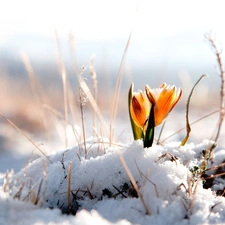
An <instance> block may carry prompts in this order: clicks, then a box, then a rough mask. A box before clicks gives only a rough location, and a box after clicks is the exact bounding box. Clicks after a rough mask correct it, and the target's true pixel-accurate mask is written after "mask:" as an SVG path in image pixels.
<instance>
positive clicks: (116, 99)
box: [109, 5, 138, 141]
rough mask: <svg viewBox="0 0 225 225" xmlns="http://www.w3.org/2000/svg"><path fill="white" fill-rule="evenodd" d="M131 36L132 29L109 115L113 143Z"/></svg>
mask: <svg viewBox="0 0 225 225" xmlns="http://www.w3.org/2000/svg"><path fill="white" fill-rule="evenodd" d="M137 11H138V5H137V8H136V14H135V15H137ZM131 36H132V29H131V31H130V35H129V37H128V40H127V44H126V47H125V50H124V52H123V56H122V60H121V63H120V67H119V71H118V75H117V78H116V87H115V90H114V94H113V101H112V108H111V113H110V138H109V140H110V141H113V136H114V124H115V120H116V115H117V110H118V103H119V97H120V90H121V85H122V78H123V74H124V66H125V61H126V57H127V53H128V48H129V45H130V41H131Z"/></svg>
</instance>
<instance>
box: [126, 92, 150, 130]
mask: <svg viewBox="0 0 225 225" xmlns="http://www.w3.org/2000/svg"><path fill="white" fill-rule="evenodd" d="M150 107H151V105H150V102H149V101H148V99H147V96H146V95H145V94H143V93H142V92H137V93H134V94H133V97H132V99H131V104H130V112H131V117H132V119H133V121H134V122H135V123H136V124H137V126H139V127H142V128H143V127H144V125H145V123H146V120H147V118H148V116H149V112H150Z"/></svg>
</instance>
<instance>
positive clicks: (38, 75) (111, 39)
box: [0, 0, 225, 172]
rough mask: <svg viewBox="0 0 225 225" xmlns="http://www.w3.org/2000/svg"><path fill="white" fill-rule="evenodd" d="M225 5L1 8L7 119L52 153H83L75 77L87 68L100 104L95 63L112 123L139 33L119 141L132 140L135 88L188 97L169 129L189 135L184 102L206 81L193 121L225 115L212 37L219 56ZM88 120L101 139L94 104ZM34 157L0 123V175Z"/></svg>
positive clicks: (4, 4) (99, 1) (130, 2)
mask: <svg viewBox="0 0 225 225" xmlns="http://www.w3.org/2000/svg"><path fill="white" fill-rule="evenodd" d="M223 5H224V2H223V1H222V0H221V1H219V0H217V1H207V0H199V1H194V0H190V1H179V0H176V1H175V0H172V1H166V0H165V1H160V0H159V1H151V0H149V1H147V0H146V1H144V0H140V1H135V0H122V1H117V0H114V1H103V0H94V1H93V0H82V1H79V0H71V1H69V0H67V1H66V0H64V1H51V0H48V1H46V0H45V1H42V0H39V1H29V0H21V1H12V0H8V1H1V7H0V113H1V114H2V115H4V116H5V117H7V118H8V119H10V120H11V121H12V122H13V123H14V124H15V125H16V126H18V127H19V128H20V129H21V130H22V131H24V132H25V133H26V134H27V135H28V136H29V137H30V138H31V139H32V140H33V141H34V142H35V143H36V144H37V145H38V146H40V148H42V150H43V151H45V152H46V153H47V154H48V153H50V152H52V151H57V150H60V149H64V148H66V147H70V146H73V145H75V144H76V143H77V138H74V134H72V133H73V132H72V130H73V131H74V129H75V131H76V132H77V133H79V132H80V128H79V127H80V126H81V119H80V118H81V116H80V106H79V105H80V97H79V84H78V81H77V77H76V75H77V74H78V73H79V72H80V69H81V68H82V67H83V66H85V68H86V67H87V68H86V70H85V71H84V72H83V74H82V76H83V77H84V78H85V81H86V82H87V85H88V86H89V88H90V90H91V92H92V93H93V95H94V88H93V79H92V76H91V73H90V68H89V65H90V64H89V62H90V60H92V62H93V63H92V64H91V65H94V70H95V72H96V75H97V85H98V88H97V90H98V97H97V103H98V106H99V108H100V111H101V113H102V114H103V116H104V118H105V120H106V123H107V124H109V118H110V110H111V108H112V99H113V93H114V90H115V86H116V79H117V75H118V71H119V68H120V64H121V60H122V57H123V54H124V50H125V47H126V44H127V41H128V38H129V35H130V32H131V30H132V35H131V40H130V44H129V48H128V52H127V57H126V63H125V67H124V73H123V80H122V86H121V94H120V98H119V105H118V114H117V121H116V123H115V140H116V141H122V142H123V141H132V133H131V130H130V125H129V117H128V111H127V92H128V89H129V87H130V84H131V83H132V82H134V83H135V90H138V89H142V90H144V86H145V85H146V84H148V85H149V86H150V87H153V88H156V87H159V86H160V85H161V83H163V82H166V83H168V84H175V85H177V86H179V87H181V88H182V89H183V96H182V99H181V101H180V102H179V104H178V105H177V107H176V112H174V113H171V116H170V117H169V118H170V119H168V120H169V121H168V125H167V126H166V127H165V132H164V133H165V135H164V136H165V137H166V136H168V135H169V134H171V133H173V132H175V131H177V130H179V129H180V128H182V127H185V104H186V100H187V98H188V94H189V93H190V90H191V88H192V86H193V85H194V83H195V82H196V81H197V80H198V78H199V77H200V76H201V75H202V74H208V75H209V76H208V77H207V78H205V79H204V80H203V81H201V83H200V84H199V86H198V87H197V88H196V90H195V92H194V95H193V98H192V101H191V107H192V111H191V112H192V114H191V116H192V117H191V120H192V121H194V120H196V119H198V118H201V117H203V116H205V115H207V114H208V113H210V112H212V111H215V110H217V109H218V108H219V97H220V93H219V90H220V77H219V74H218V66H217V60H216V56H215V52H214V49H213V48H212V46H211V44H210V43H209V41H207V39H206V38H205V35H206V34H209V33H210V34H211V35H212V37H213V38H214V39H215V41H216V43H217V44H218V47H219V49H221V50H222V49H223V47H224V46H225V31H224V26H223V25H224V21H225V14H224V7H223ZM223 61H224V58H223ZM62 65H65V71H66V77H67V79H68V83H67V86H68V87H67V88H68V90H67V103H68V123H70V125H68V123H67V125H66V126H65V116H64V92H63V83H62V76H61V69H60V68H62ZM81 97H82V96H81ZM82 98H83V97H82ZM83 101H85V99H83ZM84 111H85V113H84V115H85V116H84V121H85V126H86V132H87V135H93V130H92V125H93V124H92V123H93V121H92V107H91V106H90V104H89V102H86V103H85V105H84ZM172 118H174V119H172ZM178 118H179V119H178ZM217 118H218V115H214V118H213V119H212V117H209V118H208V120H207V119H205V120H203V121H202V123H201V122H199V123H198V127H195V129H193V130H194V131H193V135H192V136H191V139H190V140H191V141H196V140H198V141H199V140H202V139H204V138H210V137H211V135H212V133H213V130H214V128H215V126H216V123H217ZM174 121H176V122H174ZM90 124H91V125H90ZM72 127H73V129H72ZM74 127H75V128H74ZM65 129H66V132H67V133H66V134H67V141H66V142H67V143H65ZM194 132H196V134H197V135H195V133H194ZM95 135H96V134H95ZM180 135H181V136H179V135H177V136H176V137H174V140H179V141H180V140H182V139H181V138H183V136H184V135H185V132H184V133H180ZM172 140H173V139H172ZM221 145H222V146H224V147H225V145H224V144H223V143H221ZM32 153H34V154H33V155H35V153H37V150H36V149H35V148H34V146H33V145H32V144H31V143H30V142H29V141H27V140H26V138H24V136H23V135H21V133H20V132H19V131H18V130H16V129H15V128H14V127H13V126H11V125H10V124H9V123H8V122H7V121H6V120H5V119H4V118H0V172H4V171H5V170H6V169H10V168H14V169H15V170H16V171H17V170H18V169H20V168H21V167H23V166H24V165H26V163H27V161H28V160H29V158H30V157H31V155H32Z"/></svg>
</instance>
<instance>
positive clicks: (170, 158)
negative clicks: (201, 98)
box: [0, 114, 225, 225]
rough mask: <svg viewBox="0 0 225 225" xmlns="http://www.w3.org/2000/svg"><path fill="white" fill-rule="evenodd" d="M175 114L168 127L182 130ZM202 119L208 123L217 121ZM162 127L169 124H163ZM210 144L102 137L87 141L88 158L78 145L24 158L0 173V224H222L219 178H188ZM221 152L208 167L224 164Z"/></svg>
mask: <svg viewBox="0 0 225 225" xmlns="http://www.w3.org/2000/svg"><path fill="white" fill-rule="evenodd" d="M174 115H175V114H174ZM179 115H180V114H179ZM175 116H176V118H177V122H176V123H175V124H174V123H173V128H174V131H176V129H177V127H179V128H180V127H181V124H180V123H181V120H179V119H178V114H177V115H175ZM183 116H184V115H181V117H182V118H183ZM209 120H210V121H211V122H212V121H213V125H215V121H216V120H212V119H209ZM168 121H175V120H168ZM179 121H180V122H179ZM182 122H184V120H182ZM199 123H201V122H199ZM204 123H205V122H203V124H204ZM203 124H200V125H199V126H200V127H201V126H203ZM168 126H169V127H170V128H171V126H170V123H168ZM176 126H177V127H176ZM195 126H197V125H195ZM195 126H194V125H193V130H194V131H195V132H197V133H199V138H202V136H204V135H205V133H206V134H207V137H209V136H210V134H211V133H209V131H207V129H206V128H207V127H208V125H206V123H205V127H204V128H205V129H203V130H204V132H199V129H200V128H198V127H195ZM208 128H209V127H208ZM211 128H212V127H211ZM165 129H166V127H165ZM165 132H166V131H165ZM195 135H196V133H195ZM177 139H180V138H177ZM211 144H212V142H211V141H209V140H207V139H205V140H203V139H202V141H196V142H195V143H193V142H191V141H190V142H188V144H186V145H185V146H180V141H172V140H170V141H169V140H168V141H167V143H166V144H165V145H164V146H160V145H156V144H154V145H153V146H152V147H151V148H143V147H142V142H141V141H127V143H125V142H123V143H120V142H118V143H113V144H112V145H111V146H109V144H108V140H107V139H96V138H89V139H87V152H88V154H87V157H85V154H84V146H83V145H82V146H74V147H72V148H69V149H67V150H62V151H56V152H52V153H51V154H50V155H49V156H48V158H47V157H45V156H42V157H40V158H38V159H36V160H34V161H32V160H31V162H30V163H29V164H27V166H25V168H23V169H21V171H20V172H18V173H15V174H13V172H8V177H6V176H5V175H4V174H2V177H1V179H0V182H1V189H0V224H18V225H19V224H21V225H26V224H27V225H28V224H29V225H30V224H36V225H37V224H38V225H42V224H43V225H44V224H51V225H54V224H65V225H67V224H68V225H69V224H78V225H85V224H104V225H105V224H120V225H122V224H123V225H127V224H143V225H145V224H159V225H162V224H168V225H169V224H171V225H172V224H173V225H174V224H179V225H180V224H193V225H195V224H223V223H224V221H225V211H224V207H225V199H224V197H220V196H216V194H215V192H216V191H217V190H223V189H224V187H225V182H224V180H223V179H222V178H220V177H219V178H218V179H217V180H216V179H215V180H214V184H213V185H212V190H211V189H204V188H203V182H202V180H200V179H198V178H197V175H194V174H197V172H198V171H199V169H200V167H201V166H202V163H203V152H204V150H206V149H208V148H209V147H210V146H211ZM224 152H225V148H224V149H223V148H221V147H220V148H218V149H217V151H216V153H215V157H214V165H218V164H219V163H221V162H223V160H224V159H225V157H224ZM162 155H164V157H162V158H159V157H160V156H162ZM121 158H122V159H124V161H125V162H126V164H127V166H128V168H129V170H130V172H131V174H132V176H133V178H134V181H135V182H136V184H137V186H138V189H139V192H140V195H141V197H142V198H143V202H142V201H141V198H140V197H138V194H137V192H136V191H135V189H134V187H133V185H132V183H131V181H130V177H129V176H128V174H127V172H126V170H125V168H124V165H123V164H122V163H121ZM210 166H213V165H210ZM69 167H70V168H71V170H70V169H69ZM9 169H10V168H9ZM191 171H192V172H191ZM193 171H195V172H196V173H194V172H193ZM70 172H71V176H70V175H69V174H70ZM69 178H70V180H69ZM69 183H70V188H69V190H70V191H69V193H70V197H68V184H69ZM68 198H69V199H70V200H68ZM68 202H69V207H68ZM62 212H64V213H69V214H70V215H65V214H62ZM73 214H76V215H75V216H74V215H73Z"/></svg>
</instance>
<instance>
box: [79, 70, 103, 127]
mask: <svg viewBox="0 0 225 225" xmlns="http://www.w3.org/2000/svg"><path fill="white" fill-rule="evenodd" d="M85 69H86V66H83V67H82V68H81V70H80V73H79V74H78V75H77V79H78V81H79V84H80V87H81V88H82V90H83V91H84V93H85V95H86V97H87V98H88V100H89V101H90V103H91V106H92V107H93V109H94V111H95V112H96V115H97V117H98V119H99V122H100V124H101V126H102V128H103V130H104V131H105V130H106V129H107V125H106V122H105V121H104V118H103V116H102V114H101V111H100V109H99V108H98V105H97V103H96V101H95V99H94V97H93V95H92V94H91V91H90V89H89V87H88V86H87V84H86V82H85V80H84V78H83V77H82V74H83V72H84V70H85Z"/></svg>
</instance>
